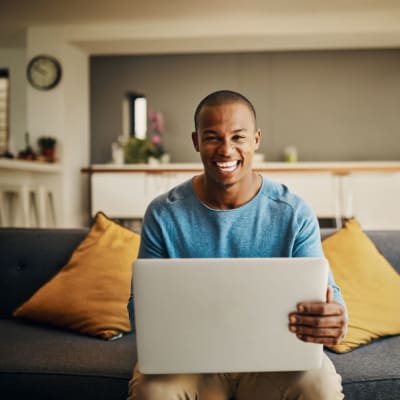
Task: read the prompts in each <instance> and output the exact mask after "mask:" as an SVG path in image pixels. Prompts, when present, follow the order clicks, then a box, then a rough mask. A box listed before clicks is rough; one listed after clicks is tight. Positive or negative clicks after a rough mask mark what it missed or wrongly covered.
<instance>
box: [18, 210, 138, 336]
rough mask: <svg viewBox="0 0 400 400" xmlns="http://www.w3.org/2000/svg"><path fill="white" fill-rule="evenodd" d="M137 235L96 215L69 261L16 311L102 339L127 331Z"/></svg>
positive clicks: (29, 317)
mask: <svg viewBox="0 0 400 400" xmlns="http://www.w3.org/2000/svg"><path fill="white" fill-rule="evenodd" d="M139 241H140V237H139V235H137V234H136V233H134V232H132V231H130V230H128V229H126V228H124V227H122V226H120V225H118V224H116V223H115V222H113V221H111V220H110V219H108V218H107V217H106V216H105V215H104V214H102V213H99V214H97V216H96V219H95V223H94V224H93V226H92V228H91V229H90V231H89V233H88V235H87V236H86V238H85V239H84V240H83V241H82V242H81V244H80V245H79V246H78V248H77V249H76V250H75V251H74V253H73V254H72V257H71V259H70V260H69V262H68V263H67V264H66V265H65V266H64V267H63V268H62V269H61V270H60V272H59V273H58V274H57V275H56V276H54V277H53V278H52V279H51V280H50V281H49V282H47V283H46V284H45V285H44V286H43V287H41V288H40V289H39V290H38V291H37V292H36V293H35V294H34V295H33V296H32V297H31V298H30V299H29V300H27V301H26V302H25V303H24V304H22V305H21V306H20V307H19V308H18V309H17V310H16V311H15V312H14V316H15V317H23V318H28V319H31V320H34V321H39V322H43V323H47V324H51V325H55V326H59V327H65V328H69V329H72V330H76V331H79V332H81V333H85V334H88V335H92V336H99V337H101V338H104V339H110V338H114V337H116V336H118V335H120V334H121V333H122V332H129V331H130V329H131V327H130V321H129V316H128V310H127V303H128V299H129V296H130V292H131V280H132V263H133V261H134V259H135V258H136V257H137V253H138V247H139Z"/></svg>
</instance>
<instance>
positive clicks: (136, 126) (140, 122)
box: [122, 92, 147, 139]
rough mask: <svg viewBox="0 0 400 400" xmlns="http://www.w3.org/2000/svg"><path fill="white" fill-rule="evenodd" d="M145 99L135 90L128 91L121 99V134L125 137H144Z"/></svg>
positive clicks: (145, 130) (145, 128)
mask: <svg viewBox="0 0 400 400" xmlns="http://www.w3.org/2000/svg"><path fill="white" fill-rule="evenodd" d="M146 132H147V99H146V96H145V95H143V94H140V93H136V92H128V93H126V94H125V97H124V99H123V101H122V135H123V136H124V137H126V138H128V137H136V138H138V139H146Z"/></svg>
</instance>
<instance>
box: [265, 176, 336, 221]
mask: <svg viewBox="0 0 400 400" xmlns="http://www.w3.org/2000/svg"><path fill="white" fill-rule="evenodd" d="M263 175H264V176H265V177H266V178H267V179H270V180H273V181H276V182H279V183H283V184H284V185H286V186H287V187H288V188H289V190H290V191H291V192H292V193H295V194H297V195H299V196H300V197H302V198H303V199H304V200H305V201H306V202H307V203H308V204H309V205H310V206H311V208H312V209H313V210H314V212H315V213H316V214H317V215H318V216H319V217H336V216H339V215H340V212H341V209H340V202H339V192H340V186H339V184H340V181H338V179H339V178H338V177H337V176H336V175H334V174H331V173H326V172H310V173H308V172H307V173H296V172H294V173H287V172H286V173H280V172H276V173H265V174H263Z"/></svg>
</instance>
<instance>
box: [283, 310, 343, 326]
mask: <svg viewBox="0 0 400 400" xmlns="http://www.w3.org/2000/svg"><path fill="white" fill-rule="evenodd" d="M289 321H290V324H291V325H293V324H296V325H304V326H312V327H316V328H340V327H342V326H344V324H345V321H344V320H343V319H342V318H338V317H337V316H328V317H324V318H315V317H313V316H309V315H300V314H295V313H292V314H290V316H289Z"/></svg>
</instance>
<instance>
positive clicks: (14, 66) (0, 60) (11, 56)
mask: <svg viewBox="0 0 400 400" xmlns="http://www.w3.org/2000/svg"><path fill="white" fill-rule="evenodd" d="M25 65H26V57H25V49H24V48H0V68H7V69H8V70H9V72H10V85H11V86H10V151H11V152H12V153H13V154H17V153H18V151H19V150H22V149H23V148H25V140H24V134H25V131H26V87H27V81H26V75H25Z"/></svg>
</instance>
